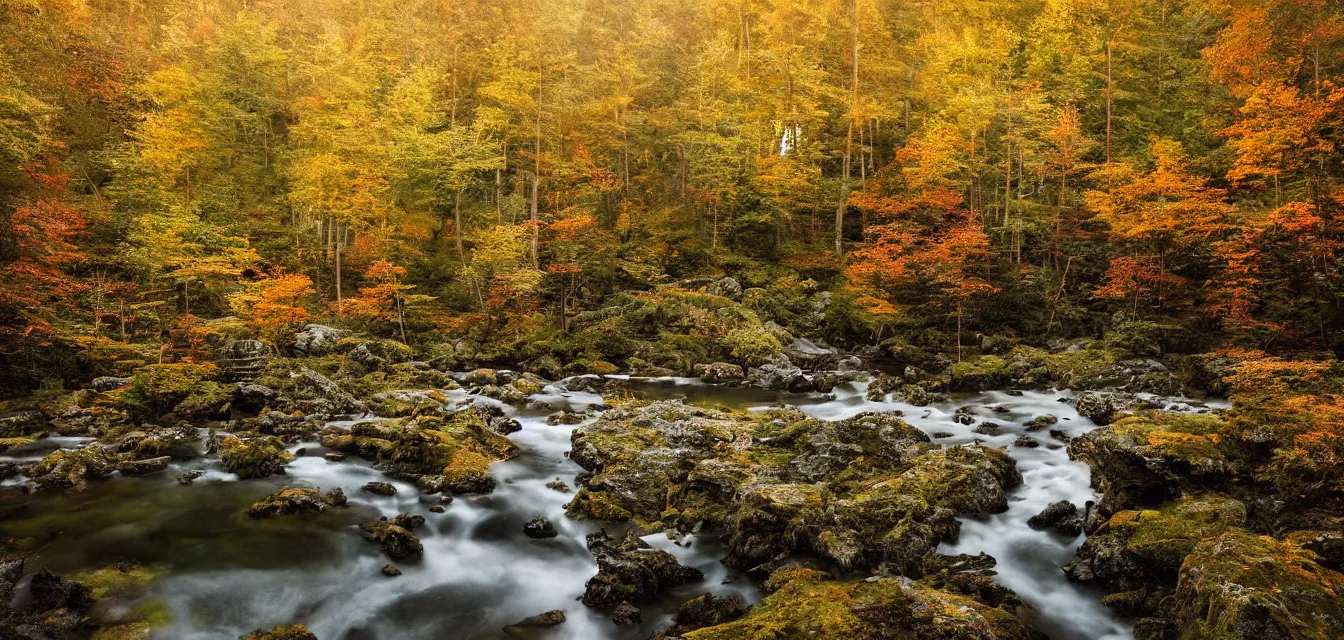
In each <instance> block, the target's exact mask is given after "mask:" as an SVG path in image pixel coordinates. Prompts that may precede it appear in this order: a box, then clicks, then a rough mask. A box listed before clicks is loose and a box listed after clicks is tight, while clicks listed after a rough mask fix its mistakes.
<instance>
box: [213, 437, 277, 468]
mask: <svg viewBox="0 0 1344 640" xmlns="http://www.w3.org/2000/svg"><path fill="white" fill-rule="evenodd" d="M293 459H294V456H293V455H292V454H290V453H289V451H287V450H286V449H285V443H284V442H283V441H281V440H280V439H279V438H276V437H274V436H262V437H259V438H252V439H251V440H247V441H246V442H244V441H243V440H240V439H238V438H232V437H231V438H226V439H225V440H224V442H223V443H221V444H220V453H219V460H220V463H221V464H222V465H223V467H224V470H225V471H228V472H229V473H236V474H238V477H240V478H265V477H266V476H269V475H273V474H283V473H284V472H285V465H287V464H289V463H290V461H291V460H293Z"/></svg>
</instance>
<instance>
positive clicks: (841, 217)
mask: <svg viewBox="0 0 1344 640" xmlns="http://www.w3.org/2000/svg"><path fill="white" fill-rule="evenodd" d="M850 10H851V11H852V12H853V13H852V14H850V27H851V34H852V36H853V40H852V42H851V45H850V51H851V53H852V54H853V57H854V60H853V62H854V64H853V66H852V75H851V77H850V81H849V91H850V98H849V114H848V115H849V133H848V134H847V135H846V136H845V166H844V167H843V177H842V178H841V179H840V202H839V203H837V204H836V205H835V255H837V256H839V255H844V253H845V243H844V235H845V208H846V207H847V205H848V203H849V177H850V159H851V158H852V157H853V155H854V118H855V116H857V115H858V110H859V0H853V3H852V4H851V5H850Z"/></svg>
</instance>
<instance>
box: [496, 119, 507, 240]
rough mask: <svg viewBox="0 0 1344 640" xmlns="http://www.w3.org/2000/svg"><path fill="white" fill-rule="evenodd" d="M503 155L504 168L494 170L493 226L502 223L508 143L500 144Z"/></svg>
mask: <svg viewBox="0 0 1344 640" xmlns="http://www.w3.org/2000/svg"><path fill="white" fill-rule="evenodd" d="M500 150H501V151H502V152H503V154H504V156H503V157H504V166H503V167H498V168H496V169H495V224H503V223H504V169H506V168H508V165H509V142H508V141H507V140H506V141H504V142H502V143H501V144H500Z"/></svg>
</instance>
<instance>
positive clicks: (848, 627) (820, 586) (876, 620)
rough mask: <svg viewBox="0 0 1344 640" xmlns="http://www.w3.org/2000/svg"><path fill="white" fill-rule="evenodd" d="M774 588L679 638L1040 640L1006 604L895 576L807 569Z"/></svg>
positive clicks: (794, 572) (784, 576)
mask: <svg viewBox="0 0 1344 640" xmlns="http://www.w3.org/2000/svg"><path fill="white" fill-rule="evenodd" d="M772 582H773V583H774V584H773V585H772V586H773V587H774V588H775V591H774V593H772V594H770V595H769V596H767V597H766V598H765V599H764V600H763V601H761V602H760V603H758V604H757V605H755V606H753V607H752V608H751V610H750V611H749V612H748V613H747V615H746V616H745V617H743V618H741V619H739V620H736V621H733V622H729V623H726V624H720V625H716V626H712V627H707V628H703V629H698V630H693V631H689V632H687V633H685V634H684V635H683V636H682V637H683V638H684V639H685V640H776V639H778V638H827V639H828V640H1040V639H1043V638H1044V636H1042V635H1041V634H1039V633H1038V632H1036V631H1034V630H1032V628H1031V627H1030V626H1028V625H1027V624H1025V623H1024V622H1023V621H1022V620H1020V619H1019V618H1018V617H1017V615H1016V614H1015V613H1014V612H1013V611H1011V610H1008V609H1005V608H998V607H992V606H989V605H986V604H984V603H981V602H979V601H977V600H975V599H974V598H971V597H967V596H964V595H960V594H952V593H948V592H944V591H940V590H937V589H934V588H931V587H929V586H926V585H924V584H921V583H919V582H911V581H909V580H907V579H902V578H873V579H869V580H859V581H839V580H832V579H829V576H827V575H826V574H823V573H820V572H816V571H811V570H806V569H802V570H789V571H788V572H787V573H786V574H781V575H778V576H776V577H773V578H772Z"/></svg>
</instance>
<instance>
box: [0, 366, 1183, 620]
mask: <svg viewBox="0 0 1344 640" xmlns="http://www.w3.org/2000/svg"><path fill="white" fill-rule="evenodd" d="M866 387H867V383H864V382H855V383H850V384H847V385H843V386H841V387H838V388H837V389H836V390H835V392H834V393H833V394H832V395H830V396H821V395H819V394H813V395H791V394H780V393H774V392H768V391H763V390H759V389H746V388H728V387H715V386H709V385H704V384H700V383H698V382H696V381H693V380H690V379H659V380H634V381H632V388H634V389H636V390H638V391H642V392H644V393H645V394H647V395H649V396H650V397H655V398H678V397H680V398H685V399H686V400H687V401H688V402H710V403H715V404H718V405H726V406H730V407H735V408H747V409H750V408H752V407H762V406H765V405H769V404H772V403H778V402H783V403H785V404H790V405H793V406H797V407H798V408H799V409H800V410H802V411H803V412H805V413H807V414H809V415H811V416H814V417H817V418H820V419H826V420H838V419H843V418H846V417H850V416H853V415H856V414H858V413H862V412H865V411H893V410H899V411H902V412H903V413H904V415H905V418H906V420H907V421H909V422H910V423H911V424H912V425H914V426H916V427H918V428H920V429H922V430H924V431H925V432H927V433H929V434H930V435H931V436H933V437H934V438H935V440H934V441H935V442H938V443H941V444H944V445H955V444H962V443H967V442H971V441H973V440H974V439H977V438H978V439H980V440H983V441H985V442H986V443H987V444H988V445H990V446H996V447H1005V448H1007V449H1008V450H1009V453H1010V454H1011V455H1012V457H1013V458H1014V459H1015V460H1016V461H1017V465H1018V469H1019V470H1020V471H1021V473H1022V477H1023V480H1024V483H1023V485H1022V486H1021V487H1019V488H1017V489H1015V490H1013V491H1012V492H1011V494H1010V496H1009V508H1008V510H1007V511H1006V512H1005V513H1001V514H997V515H994V516H991V517H988V518H983V519H965V520H963V526H962V531H961V536H960V538H959V539H958V540H957V541H955V542H954V543H945V544H944V545H943V546H942V547H941V548H940V551H941V552H943V553H949V554H955V553H970V554H975V553H980V552H984V553H987V554H989V555H991V556H993V557H995V558H996V559H997V560H998V563H999V564H998V568H997V569H998V571H999V576H998V580H999V581H1000V582H1001V583H1002V584H1004V585H1005V586H1007V587H1009V588H1011V589H1013V590H1014V591H1016V592H1017V593H1018V594H1019V595H1021V596H1022V598H1023V599H1024V600H1025V601H1026V602H1028V603H1029V604H1030V605H1032V607H1033V608H1034V609H1035V614H1034V615H1035V617H1036V619H1037V624H1038V626H1039V628H1040V629H1041V630H1042V631H1043V632H1045V633H1046V634H1047V635H1049V636H1050V637H1051V638H1052V639H1053V640H1103V639H1104V640H1125V639H1127V638H1132V634H1131V632H1130V630H1129V629H1130V627H1129V624H1128V623H1127V622H1126V621H1125V620H1123V619H1120V618H1117V617H1116V616H1114V615H1113V614H1112V613H1111V612H1110V611H1109V610H1108V609H1107V608H1106V607H1104V606H1103V605H1101V604H1100V602H1099V598H1100V595H1101V594H1099V593H1097V592H1094V591H1092V590H1090V589H1087V588H1084V587H1081V586H1079V585H1075V584H1072V583H1070V582H1068V581H1067V580H1065V578H1064V575H1063V572H1062V571H1061V570H1060V566H1061V565H1063V564H1064V563H1066V562H1068V560H1069V559H1070V558H1071V557H1072V555H1073V552H1074V550H1075V549H1076V548H1077V546H1078V545H1079V544H1081V543H1082V540H1083V539H1082V537H1078V538H1076V539H1072V540H1070V539H1065V538H1064V537H1063V536H1060V535H1058V534H1055V533H1051V532H1045V531H1037V530H1034V529H1032V528H1030V527H1028V526H1027V524H1026V521H1027V519H1028V518H1029V517H1031V516H1032V515H1035V514H1036V513H1038V512H1039V511H1040V510H1041V509H1043V508H1044V507H1045V506H1046V505H1047V504H1049V503H1051V502H1055V501H1058V500H1069V501H1072V502H1073V503H1074V504H1077V505H1078V506H1079V507H1082V505H1083V504H1084V503H1085V502H1086V501H1088V500H1093V499H1095V498H1096V495H1095V493H1094V492H1093V491H1092V489H1091V488H1090V487H1089V471H1088V468H1087V466H1086V465H1083V464H1081V463H1077V462H1073V461H1071V460H1069V459H1068V455H1067V453H1066V451H1065V449H1064V446H1063V445H1064V443H1063V442H1062V441H1060V440H1057V439H1056V437H1054V436H1052V435H1050V434H1049V432H1048V431H1046V430H1042V431H1038V432H1035V433H1031V434H1029V435H1031V436H1033V437H1035V438H1036V439H1037V440H1038V441H1039V443H1040V446H1037V447H1026V446H1017V445H1016V444H1015V442H1016V440H1017V437H1018V436H1019V435H1023V434H1024V433H1025V427H1024V423H1025V422H1026V421H1028V420H1030V419H1032V418H1034V417H1037V416H1042V415H1046V414H1051V415H1055V416H1057V417H1058V418H1059V422H1058V424H1056V425H1054V426H1052V427H1050V428H1051V429H1055V430H1058V431H1060V432H1063V434H1065V435H1066V436H1067V437H1076V436H1078V435H1081V434H1083V433H1085V432H1087V431H1089V430H1091V429H1094V428H1096V425H1094V424H1092V422H1091V421H1089V420H1088V419H1086V418H1082V417H1080V416H1079V415H1078V414H1077V412H1076V411H1074V409H1073V406H1072V404H1071V403H1070V402H1069V400H1070V398H1071V396H1070V394H1069V393H1067V392H1022V393H1017V392H1012V393H1008V392H990V393H985V394H979V395H968V396H961V397H958V398H956V400H955V401H954V402H949V403H940V404H936V405H932V406H928V407H914V406H910V405H905V404H900V403H888V402H871V401H868V400H865V399H864V394H865V392H866ZM466 399H467V396H466V394H465V393H464V392H461V391H454V392H451V393H449V400H450V402H460V401H463V400H466ZM475 401H476V402H489V403H492V404H497V405H499V406H501V407H502V408H503V409H504V410H505V411H506V412H507V413H509V414H510V415H511V416H513V417H514V418H515V419H517V420H518V421H519V423H520V424H521V425H522V429H521V430H519V431H518V432H516V433H514V434H512V435H510V436H509V437H510V438H511V439H512V440H513V441H514V442H515V443H516V444H517V445H518V448H519V451H520V454H519V455H518V456H517V457H516V458H514V459H511V460H507V461H503V462H499V463H496V464H494V465H493V466H492V468H491V470H492V473H493V475H494V477H495V479H496V481H497V483H498V488H497V489H496V491H495V492H494V493H491V494H489V495H483V496H459V497H458V498H457V499H456V500H455V501H454V502H453V503H452V504H450V505H447V507H446V509H445V510H444V512H443V513H432V512H430V511H429V510H428V508H429V507H430V506H431V505H433V504H435V503H436V501H434V500H432V499H431V498H430V497H421V496H419V495H418V492H417V491H416V490H415V488H414V487H413V486H412V485H411V484H409V483H405V482H398V481H392V480H389V479H388V478H386V477H384V476H383V475H382V474H381V473H379V472H378V471H376V470H374V469H373V468H371V467H370V466H369V464H368V463H366V462H363V461H360V460H358V459H355V458H349V459H347V460H344V461H340V462H332V461H329V460H327V459H325V458H324V457H323V456H322V454H323V453H324V451H323V449H322V448H321V446H320V445H319V444H318V443H316V442H304V443H298V444H296V445H294V446H293V447H292V448H291V451H293V452H296V453H298V454H300V455H299V456H298V457H297V459H296V460H295V461H294V462H293V463H291V464H290V465H289V467H288V469H287V475H285V476H273V477H270V478H266V479H261V480H247V481H239V480H237V479H236V477H235V476H233V475H232V474H229V473H225V472H222V471H220V470H218V468H217V466H216V464H217V461H215V460H214V459H207V458H200V459H196V460H191V461H185V462H176V463H174V464H173V465H172V467H171V468H170V470H169V472H167V473H163V474H158V475H155V476H151V477H146V478H114V479H112V480H110V481H105V482H98V483H92V484H91V485H90V486H89V488H88V489H86V490H84V491H67V492H58V493H38V494H33V495H26V496H17V497H10V498H8V499H6V500H5V501H4V502H3V503H0V507H3V508H4V510H5V511H4V512H5V513H6V514H8V515H7V517H6V519H5V520H4V521H3V522H0V534H2V535H4V536H13V537H31V538H34V539H35V540H36V541H37V544H38V550H37V555H36V557H34V558H33V559H32V560H31V562H30V567H29V568H30V570H31V569H34V568H38V567H47V568H50V569H52V570H53V571H56V572H57V573H62V574H64V573H70V572H75V571H79V570H83V569H90V568H97V567H102V566H106V565H108V564H111V563H116V562H123V561H136V562H139V563H142V564H144V565H146V566H149V567H152V568H155V569H156V570H158V571H160V572H161V573H160V577H159V579H158V580H156V581H155V582H154V584H153V586H152V592H151V594H150V595H149V596H148V599H150V600H151V601H153V602H154V603H155V604H156V605H157V606H158V607H159V608H161V609H166V611H167V613H168V614H169V622H168V623H167V625H166V626H164V627H161V628H160V629H159V630H158V631H157V632H156V637H161V638H172V639H183V640H234V639H236V638H238V637H239V636H240V635H243V634H245V633H247V632H249V631H251V630H254V629H258V628H270V627H272V626H275V625H277V624H293V623H305V624H307V625H308V626H309V628H310V629H311V630H312V631H313V633H315V634H316V635H317V636H318V637H319V638H321V639H322V640H393V639H397V640H418V639H426V640H428V639H442V638H483V639H485V638H517V637H521V638H529V637H536V638H574V639H585V640H588V639H599V638H612V639H639V640H642V639H644V638H647V637H649V636H650V635H651V634H652V633H654V632H656V631H657V630H659V629H662V628H665V627H666V626H668V625H670V624H671V622H670V621H671V615H672V613H673V612H675V610H676V607H677V606H678V604H679V603H680V602H683V601H685V600H686V599H689V598H691V597H694V596H696V595H699V594H701V593H705V592H712V593H715V594H719V595H734V596H737V597H739V598H741V599H743V600H745V601H747V602H752V601H755V600H756V599H758V598H759V597H760V596H759V593H758V592H757V591H756V589H755V588H754V587H753V586H752V585H751V584H750V582H749V581H747V580H746V579H745V578H743V577H741V576H739V575H736V574H735V573H734V572H731V571H729V570H728V569H726V568H725V567H724V566H723V565H722V564H720V563H719V558H720V557H721V555H722V554H721V552H720V551H721V550H720V547H719V545H718V542H717V541H716V540H715V539H714V537H713V536H712V535H702V536H692V537H690V538H688V539H685V540H682V541H680V544H675V543H673V542H672V541H671V540H669V539H668V538H667V537H666V536H663V535H651V536H648V537H646V538H645V539H646V540H647V541H648V542H649V543H650V544H652V545H653V546H656V547H658V548H661V549H664V550H666V551H669V552H671V553H673V554H674V555H676V556H677V557H678V558H679V559H680V560H681V561H682V563H683V564H686V565H689V566H694V567H696V568H698V569H700V570H701V571H703V572H704V573H705V576H706V577H705V580H704V582H702V583H699V584H694V585H686V586H684V587H681V588H678V589H676V590H674V591H672V592H670V593H668V594H666V597H664V598H663V600H661V601H660V602H657V603H654V604H651V605H647V606H643V607H642V609H643V623H642V624H641V625H639V626H635V627H625V628H618V627H616V626H615V625H614V624H613V623H612V622H611V621H610V620H609V619H608V618H606V617H605V616H604V615H602V614H600V613H599V612H595V611H592V610H590V609H588V608H586V607H584V606H583V605H582V604H580V603H579V602H578V597H579V596H580V595H581V594H582V593H583V589H584V583H585V581H587V579H588V578H589V577H591V576H592V575H594V574H595V573H596V571H597V565H596V563H595V562H594V561H593V558H592V556H591V555H590V554H589V553H588V551H587V549H586V548H585V546H584V537H585V535H587V534H588V533H591V532H593V531H596V530H597V529H598V528H599V526H600V524H599V523H593V522H582V521H574V520H570V519H568V518H566V517H565V516H564V505H565V503H566V502H568V500H569V499H570V498H571V497H572V494H566V493H561V492H559V491H556V490H553V489H551V488H548V487H547V486H546V484H547V483H548V482H551V481H553V480H555V479H557V478H559V479H562V480H564V481H565V482H567V483H569V484H570V485H571V486H572V485H573V484H574V475H575V474H576V473H578V472H579V471H580V468H579V467H578V465H576V464H574V463H573V462H571V461H570V460H569V459H568V458H567V457H566V455H565V454H566V452H567V451H568V450H569V437H570V432H571V431H572V430H573V429H574V428H576V427H575V425H549V424H547V422H546V416H547V415H548V414H549V413H551V412H553V411H555V410H558V409H561V408H570V409H582V408H583V407H585V406H592V405H600V404H601V403H602V398H601V397H600V396H597V395H595V394H591V393H583V392H570V391H566V390H565V388H564V386H563V385H562V384H560V385H551V386H548V387H546V389H545V390H543V391H542V393H540V394H538V395H536V396H533V397H532V398H531V402H530V404H529V406H530V407H533V408H529V409H518V408H514V407H510V406H506V405H502V404H499V403H497V402H496V401H493V400H489V399H485V398H480V397H477V398H475ZM960 407H971V409H970V412H971V413H973V414H974V415H975V416H976V418H977V422H979V421H981V420H988V421H992V422H994V423H996V424H998V425H1000V426H1001V431H1000V433H999V435H994V436H986V435H981V434H978V433H974V432H972V428H973V426H974V425H965V424H961V423H960V422H958V421H957V420H955V419H954V414H955V412H956V410H957V409H958V408H960ZM1176 408H1179V409H1183V410H1193V409H1197V408H1198V407H1197V406H1196V407H1191V406H1190V405H1180V406H1178V407H1176ZM86 443H87V440H86V439H50V440H47V441H45V442H43V443H39V445H35V446H37V447H45V448H47V449H50V448H52V447H54V446H67V447H74V446H83V445H84V444H86ZM36 455H38V453H36V452H34V451H33V450H28V451H22V450H21V451H17V452H12V453H11V455H9V456H0V461H4V460H15V459H32V458H33V457H34V456H36ZM196 469H199V470H203V471H205V472H206V473H205V475H203V476H202V477H200V478H199V479H197V480H196V481H195V483H194V484H192V485H190V486H184V485H180V484H178V483H177V482H176V480H175V478H176V476H177V475H178V474H180V473H183V472H186V471H188V470H196ZM373 480H379V481H389V482H391V483H392V484H393V485H395V486H396V487H397V488H398V490H399V491H398V494H397V495H395V496H387V497H384V496H376V495H372V494H369V493H367V492H363V491H361V490H360V487H361V486H363V485H364V484H365V483H367V482H370V481H373ZM14 482H15V481H14V480H11V481H9V484H13V483H14ZM283 486H311V487H320V488H321V489H322V490H324V491H327V490H330V489H333V488H337V487H339V488H341V489H342V490H344V492H345V493H346V495H347V496H349V498H350V508H348V509H329V510H327V511H326V512H324V513H322V514H319V515H316V516H305V517H282V518H278V519H274V520H255V519H252V518H248V517H247V516H246V515H244V514H243V511H244V510H245V509H246V507H247V506H248V505H250V504H251V503H252V502H254V501H256V500H258V499H260V498H262V497H264V496H265V495H267V494H269V493H271V492H273V491H275V490H276V489H278V488H280V487H283ZM398 513H412V514H420V515H423V516H424V517H425V519H426V526H425V527H423V528H421V529H418V530H417V534H418V535H419V536H420V538H421V541H422V543H423V545H424V558H423V559H422V560H421V561H419V562H417V563H404V564H402V563H399V564H398V566H399V568H400V569H401V570H402V571H403V575H401V576H398V577H394V578H390V577H386V576H384V575H382V574H381V573H380V568H381V567H382V566H383V565H384V564H386V563H387V559H386V558H385V557H384V556H382V554H381V553H380V552H379V549H378V546H377V545H375V544H372V543H370V542H367V541H365V540H364V539H363V538H362V537H361V536H360V533H359V531H358V529H357V525H358V523H360V522H363V521H366V520H370V519H376V517H377V516H380V515H384V516H389V517H391V516H394V515H396V514H398ZM537 515H545V516H547V517H548V518H549V519H550V520H551V522H552V523H554V525H555V527H556V528H557V530H558V531H559V535H558V536H557V537H555V538H551V539H544V540H533V539H529V538H527V537H526V536H524V535H523V534H522V527H523V524H524V523H525V522H527V521H528V520H530V519H531V518H533V517H535V516H537ZM118 604H120V605H121V606H130V605H132V604H134V603H113V605H114V606H115V605H118ZM552 609H562V610H564V611H565V612H566V615H567V617H568V621H567V622H566V623H565V624H563V625H561V626H560V627H558V628H556V629H554V630H549V631H541V632H533V633H535V634H536V635H528V634H527V633H524V632H521V631H518V630H513V631H511V632H506V631H504V630H503V628H504V627H505V626H507V625H509V624H510V623H513V622H517V621H519V620H521V619H523V618H526V617H528V616H531V615H535V614H538V613H541V612H544V611H548V610H552ZM510 633H512V634H514V635H510Z"/></svg>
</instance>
